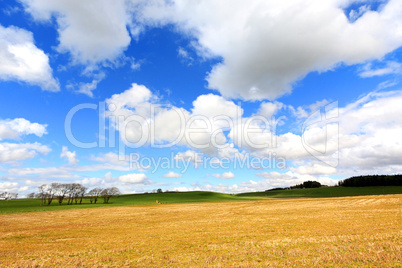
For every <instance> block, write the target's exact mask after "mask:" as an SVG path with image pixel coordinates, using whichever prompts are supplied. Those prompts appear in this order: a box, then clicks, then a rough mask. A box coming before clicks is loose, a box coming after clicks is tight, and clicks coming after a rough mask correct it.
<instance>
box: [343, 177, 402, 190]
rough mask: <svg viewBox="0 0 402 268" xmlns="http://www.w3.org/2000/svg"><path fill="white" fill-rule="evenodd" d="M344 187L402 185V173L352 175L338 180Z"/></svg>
mask: <svg viewBox="0 0 402 268" xmlns="http://www.w3.org/2000/svg"><path fill="white" fill-rule="evenodd" d="M338 186H343V187H365V186H402V175H370V176H357V177H351V178H349V179H345V180H342V181H339V182H338Z"/></svg>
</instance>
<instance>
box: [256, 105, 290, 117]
mask: <svg viewBox="0 0 402 268" xmlns="http://www.w3.org/2000/svg"><path fill="white" fill-rule="evenodd" d="M283 107H284V104H283V103H281V102H276V101H275V102H263V103H261V105H260V109H259V111H258V114H259V115H262V116H264V117H265V118H267V119H270V118H271V117H272V116H274V115H275V114H276V113H277V112H278V111H279V110H280V109H282V108H283Z"/></svg>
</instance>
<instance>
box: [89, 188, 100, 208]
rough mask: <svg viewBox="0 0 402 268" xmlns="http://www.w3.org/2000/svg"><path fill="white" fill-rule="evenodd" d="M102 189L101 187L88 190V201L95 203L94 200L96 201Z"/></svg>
mask: <svg viewBox="0 0 402 268" xmlns="http://www.w3.org/2000/svg"><path fill="white" fill-rule="evenodd" d="M102 191H103V189H102V188H94V189H92V190H91V191H89V192H88V196H89V202H91V204H92V202H94V203H95V204H96V202H97V201H98V198H99V197H100V196H101V193H102Z"/></svg>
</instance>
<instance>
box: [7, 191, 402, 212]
mask: <svg viewBox="0 0 402 268" xmlns="http://www.w3.org/2000/svg"><path fill="white" fill-rule="evenodd" d="M382 194H402V186H387V187H356V188H355V187H350V188H349V187H324V188H316V189H293V190H280V191H269V192H255V193H242V194H237V195H230V194H222V193H214V192H183V193H159V194H131V195H121V196H118V197H112V198H111V199H110V203H109V204H103V199H101V198H100V199H98V203H97V204H90V203H89V200H87V199H84V200H83V203H82V204H81V205H80V204H73V205H67V204H66V203H64V204H63V205H61V206H60V205H59V204H58V202H57V200H54V201H53V202H52V204H51V205H50V206H40V200H38V199H17V200H9V201H0V214H4V213H19V212H37V211H55V210H67V209H78V208H98V207H113V206H133V205H155V204H156V202H155V201H156V200H159V201H160V202H163V203H169V204H170V203H197V202H225V201H247V200H258V199H265V198H300V197H307V198H318V197H343V196H359V195H382Z"/></svg>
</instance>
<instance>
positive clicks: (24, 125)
mask: <svg viewBox="0 0 402 268" xmlns="http://www.w3.org/2000/svg"><path fill="white" fill-rule="evenodd" d="M46 127H47V125H42V124H38V123H31V122H30V121H28V120H26V119H24V118H15V119H12V120H11V119H6V120H0V140H3V139H18V138H20V137H21V136H22V135H29V134H34V135H36V136H38V137H42V136H43V135H44V134H47V132H46Z"/></svg>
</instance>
